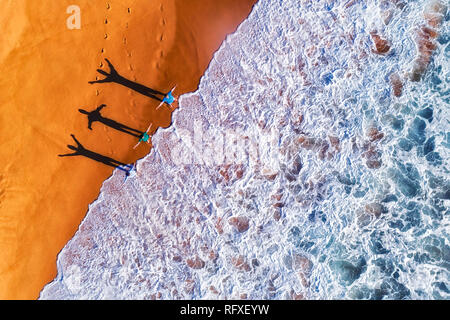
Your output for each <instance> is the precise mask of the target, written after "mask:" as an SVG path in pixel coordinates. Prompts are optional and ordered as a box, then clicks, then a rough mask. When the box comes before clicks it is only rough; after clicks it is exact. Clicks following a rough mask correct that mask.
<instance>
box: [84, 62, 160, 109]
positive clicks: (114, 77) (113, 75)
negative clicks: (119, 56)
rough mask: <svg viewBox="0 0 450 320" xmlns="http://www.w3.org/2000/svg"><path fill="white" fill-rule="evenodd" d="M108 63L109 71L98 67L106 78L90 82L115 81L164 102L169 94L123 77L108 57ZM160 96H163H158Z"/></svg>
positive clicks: (99, 71) (98, 70)
mask: <svg viewBox="0 0 450 320" xmlns="http://www.w3.org/2000/svg"><path fill="white" fill-rule="evenodd" d="M105 60H106V63H108V66H109V73H108V72H106V71H104V70H102V69H97V72H98V73H100V74H102V75H104V76H105V78H104V79H100V80H95V81H89V83H90V84H94V83H107V82H115V83H118V84H120V85H122V86H124V87H127V88H130V89H132V90H134V91H136V92H138V93H140V94H142V95H144V96H147V97H149V98H152V99H155V100H157V101H160V102H162V101H163V98H164V97H165V96H166V95H167V93H163V92H161V91H158V90H154V89H152V88H149V87H146V86H144V85H142V84H140V83H137V82H134V81H131V80H128V79H127V78H124V77H122V76H121V75H120V74H119V73H118V72H117V70H116V69H115V68H114V66H113V65H112V63H111V62H110V61H109V60H108V59H106V58H105ZM158 96H161V98H160V97H158Z"/></svg>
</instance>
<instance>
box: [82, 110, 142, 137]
mask: <svg viewBox="0 0 450 320" xmlns="http://www.w3.org/2000/svg"><path fill="white" fill-rule="evenodd" d="M104 107H106V105H105V104H101V105H99V106H98V107H97V109H95V110H93V111H86V110H83V109H78V111H79V112H80V113H82V114H85V115H87V116H88V129H90V130H92V123H93V122H95V121H98V122H101V123H103V124H104V125H106V126H108V127H111V128H113V129H116V130H118V131H121V132H125V133H127V134H129V135H132V136H134V137H136V138H141V137H142V136H143V135H144V132H143V131H140V130H137V129H133V128H131V127H128V126H126V125H124V124H122V123H119V122H117V121H115V120H112V119H109V118H105V117H103V116H102V114H101V113H100V112H101V110H102V109H103V108H104Z"/></svg>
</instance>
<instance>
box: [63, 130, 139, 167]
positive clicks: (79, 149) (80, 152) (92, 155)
mask: <svg viewBox="0 0 450 320" xmlns="http://www.w3.org/2000/svg"><path fill="white" fill-rule="evenodd" d="M71 136H72V138H73V140H74V141H75V143H76V144H77V146H76V147H75V146H72V145H67V147H68V148H69V149H71V150H74V151H75V152H74V153H67V154H59V155H58V157H71V156H84V157H86V158H89V159H92V160H95V161H98V162H100V163H103V164H105V165H107V166H111V167H114V168H117V169H120V170H122V171H125V172H126V173H127V175H128V174H129V172H130V171H131V170H132V169H133V165H132V164H126V163H123V162H120V161H118V160H115V159H113V158H110V157H107V156H104V155H101V154H99V153H96V152H93V151H90V150H88V149H86V148H84V147H83V145H82V144H81V143H80V142H79V141H78V140H77V138H75V136H74V135H73V134H71Z"/></svg>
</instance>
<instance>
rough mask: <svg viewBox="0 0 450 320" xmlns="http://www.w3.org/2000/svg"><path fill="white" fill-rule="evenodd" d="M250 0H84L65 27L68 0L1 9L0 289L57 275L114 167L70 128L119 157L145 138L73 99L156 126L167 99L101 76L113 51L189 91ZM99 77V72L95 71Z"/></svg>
mask: <svg viewBox="0 0 450 320" xmlns="http://www.w3.org/2000/svg"><path fill="white" fill-rule="evenodd" d="M255 2H256V0H221V1H217V0H190V1H185V0H162V1H160V0H158V1H157V0H155V1H145V0H120V1H119V0H111V1H95V2H93V1H88V0H79V1H77V5H78V6H79V8H80V16H81V28H80V29H73V30H71V29H68V27H67V23H66V20H67V19H68V18H69V16H70V13H69V14H68V13H67V12H66V9H67V7H69V6H70V5H72V4H74V3H73V2H72V1H66V0H61V1H47V2H37V1H32V0H21V1H11V0H6V1H5V4H4V7H3V10H2V11H1V12H0V28H1V29H2V30H3V36H2V38H1V39H0V70H1V73H2V77H1V78H0V106H1V111H2V116H1V117H0V145H1V148H0V161H1V163H2V167H1V168H0V299H36V298H37V297H38V295H39V292H40V290H41V289H42V288H43V286H44V285H45V284H47V283H48V282H49V281H51V280H52V279H53V278H54V277H55V275H56V257H57V254H58V252H59V251H60V250H61V249H62V248H63V246H64V245H65V244H66V243H67V241H69V240H70V238H71V237H72V236H73V234H74V233H75V231H76V230H77V228H78V226H79V224H80V222H81V220H82V219H83V218H84V216H85V214H86V211H87V209H88V205H89V204H90V203H91V202H92V201H94V200H95V199H96V197H97V196H98V193H99V189H100V187H101V185H102V183H103V181H104V180H105V179H106V178H108V176H110V175H111V173H112V170H113V168H112V167H108V166H105V165H103V164H101V163H98V162H95V161H93V160H90V159H87V158H84V157H67V158H59V157H58V154H64V153H70V152H72V151H71V150H70V149H68V148H67V145H68V144H73V141H72V138H71V137H70V134H74V135H75V136H76V138H77V139H78V140H79V141H80V142H81V143H82V144H83V146H84V147H85V148H87V149H89V150H92V151H95V152H97V153H100V154H102V155H106V156H108V157H111V158H114V159H116V160H118V161H121V162H124V163H133V162H135V161H136V160H137V159H139V158H142V157H143V156H145V155H146V154H147V153H148V152H149V150H150V145H147V144H145V143H144V144H141V145H140V146H139V147H138V148H136V150H133V148H132V147H133V146H134V145H135V144H136V142H137V139H136V137H133V136H131V135H127V134H124V133H123V132H119V131H117V130H114V129H111V128H108V127H106V126H105V125H103V124H100V123H94V124H93V125H92V131H91V130H89V129H88V128H87V124H88V121H87V117H86V116H85V115H83V114H80V113H79V112H78V109H79V108H83V109H85V110H89V111H90V110H93V109H95V108H96V107H97V106H98V105H100V104H105V105H106V107H105V108H104V109H103V110H102V114H103V116H105V117H108V118H110V119H114V120H116V121H118V122H120V123H122V124H124V125H127V126H129V127H132V128H135V129H138V130H141V131H145V130H146V129H147V127H148V126H149V125H150V123H152V124H153V125H152V131H154V130H156V129H157V128H158V127H167V126H169V125H170V123H171V110H170V109H169V108H168V107H167V106H163V107H161V108H159V109H157V108H156V107H157V106H158V104H159V102H158V101H156V100H154V99H151V98H149V97H148V96H145V95H142V94H140V93H138V92H135V91H133V90H132V89H130V88H128V87H125V86H122V85H120V84H116V83H103V84H89V83H88V82H89V81H93V80H96V79H102V78H103V76H102V75H100V74H99V73H97V72H96V69H98V68H100V69H102V70H105V71H108V66H107V64H106V62H105V58H107V59H109V60H110V61H111V63H112V64H113V65H114V67H115V69H116V70H117V72H118V73H119V74H120V75H121V76H123V77H124V78H126V79H128V80H131V81H133V82H136V83H139V84H142V85H144V86H146V87H149V88H151V89H153V90H157V91H161V92H168V91H169V90H170V89H171V88H172V87H174V86H175V85H177V88H176V92H175V93H176V94H177V95H179V94H182V93H185V92H191V91H194V90H195V89H196V88H197V85H198V82H199V80H200V78H201V76H202V74H203V73H204V71H205V70H206V68H207V67H208V64H209V62H210V60H211V58H212V56H213V54H214V52H215V51H216V50H217V49H218V48H219V46H220V44H221V43H222V41H223V40H224V39H225V37H226V36H227V35H228V34H229V33H231V32H233V31H234V30H235V29H236V28H237V26H238V25H239V24H240V23H241V22H242V21H243V20H244V19H245V18H246V17H247V16H248V14H249V13H250V11H251V9H252V6H253V5H254V3H255ZM96 77H97V78H96Z"/></svg>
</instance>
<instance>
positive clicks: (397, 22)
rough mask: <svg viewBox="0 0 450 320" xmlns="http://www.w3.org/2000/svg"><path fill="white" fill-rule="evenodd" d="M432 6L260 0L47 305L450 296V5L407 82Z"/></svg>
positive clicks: (111, 198)
mask: <svg viewBox="0 0 450 320" xmlns="http://www.w3.org/2000/svg"><path fill="white" fill-rule="evenodd" d="M432 3H435V2H434V1H430V0H427V1H424V0H417V1H376V0H374V1H363V0H362V1H338V0H336V1H301V0H278V1H275V0H260V1H259V2H258V3H257V4H256V6H255V8H254V10H253V11H252V13H251V14H250V16H249V17H248V19H247V20H246V21H244V22H243V23H242V24H241V26H240V27H239V28H238V30H237V31H236V32H235V33H234V34H233V35H230V36H229V37H228V38H227V39H226V41H225V42H224V43H223V45H222V46H221V48H220V50H219V51H218V52H217V53H216V54H215V56H214V59H213V61H212V62H211V64H210V66H209V68H208V70H207V72H206V73H205V75H204V77H203V78H202V80H201V82H200V85H199V89H198V91H196V92H194V93H190V94H186V95H183V96H181V97H180V100H179V108H178V109H177V110H176V111H175V113H174V115H173V124H172V126H171V127H170V128H168V129H164V130H159V131H158V132H157V133H156V134H155V135H154V136H153V139H152V140H153V144H154V148H153V150H152V151H151V153H150V154H149V155H148V156H147V157H145V158H144V159H142V160H140V161H138V163H137V172H135V173H133V174H132V176H130V177H129V178H128V179H127V180H126V181H124V176H123V172H122V171H119V170H116V171H115V172H114V174H113V175H112V177H111V178H110V179H108V180H107V181H105V183H104V184H103V186H102V189H101V192H100V195H99V198H98V199H97V200H96V201H95V202H94V203H92V204H91V205H90V207H89V212H88V213H87V216H86V218H85V219H84V221H83V222H82V224H81V225H80V227H79V230H78V231H77V233H76V234H75V236H74V237H73V239H72V240H71V241H70V242H69V243H67V245H66V246H65V248H64V249H63V250H62V251H61V253H60V254H59V257H58V261H57V266H58V275H57V277H56V278H55V279H54V281H53V282H51V283H50V284H48V285H47V286H46V287H45V288H44V289H43V291H42V292H41V295H40V298H41V299H232V298H234V299H239V298H247V299H292V298H306V299H449V297H450V291H449V290H450V283H449V275H450V244H449V240H450V238H449V231H450V228H449V201H450V175H449V167H448V165H449V155H450V150H449V148H450V125H449V120H450V108H449V99H450V87H449V83H450V70H449V67H450V64H449V58H450V44H449V35H450V33H449V31H450V23H449V17H448V13H447V14H445V15H444V18H443V20H442V23H441V24H440V26H439V27H438V28H437V30H438V31H439V36H438V37H437V39H436V49H435V51H434V53H433V55H432V58H431V61H430V63H429V65H428V66H427V68H426V71H425V73H424V74H423V76H422V78H421V79H420V81H410V80H408V77H409V76H408V74H411V70H412V69H413V68H414V63H415V61H417V56H418V46H417V44H416V43H417V40H416V39H417V37H416V34H417V30H418V29H420V28H421V26H423V25H426V23H427V22H426V21H425V19H424V12H425V13H426V12H428V11H429V10H433V8H431V9H430V4H432ZM427 10H428V11H427ZM371 32H376V34H377V35H379V36H380V37H381V38H383V39H387V40H388V41H389V46H390V48H389V51H388V52H387V53H386V54H376V53H374V52H373V50H374V49H375V46H374V40H373V39H374V37H373V34H374V33H373V34H372V35H371ZM393 75H397V78H398V79H400V81H401V82H402V83H403V89H402V94H401V96H399V97H396V96H395V95H394V89H393V86H392V84H391V79H392V78H393V77H395V76H393Z"/></svg>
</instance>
